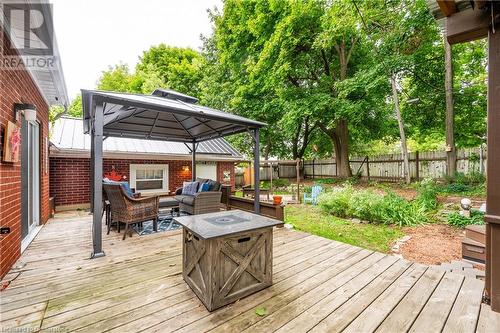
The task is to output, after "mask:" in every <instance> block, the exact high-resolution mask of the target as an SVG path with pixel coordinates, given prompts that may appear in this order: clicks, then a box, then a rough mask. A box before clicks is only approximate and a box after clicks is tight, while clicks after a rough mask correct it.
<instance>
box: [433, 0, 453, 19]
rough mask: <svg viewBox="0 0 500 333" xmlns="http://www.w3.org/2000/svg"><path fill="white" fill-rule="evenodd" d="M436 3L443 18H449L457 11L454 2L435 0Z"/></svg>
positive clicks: (450, 0)
mask: <svg viewBox="0 0 500 333" xmlns="http://www.w3.org/2000/svg"><path fill="white" fill-rule="evenodd" d="M437 3H438V5H439V8H440V9H441V11H442V12H443V14H444V16H446V17H448V16H451V15H452V14H455V13H456V12H457V11H458V10H457V5H456V4H455V0H437Z"/></svg>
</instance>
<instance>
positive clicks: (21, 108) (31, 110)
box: [14, 103, 36, 121]
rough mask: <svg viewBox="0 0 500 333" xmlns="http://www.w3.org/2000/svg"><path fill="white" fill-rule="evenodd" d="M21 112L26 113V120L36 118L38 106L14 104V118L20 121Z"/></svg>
mask: <svg viewBox="0 0 500 333" xmlns="http://www.w3.org/2000/svg"><path fill="white" fill-rule="evenodd" d="M19 114H23V115H24V119H26V121H35V120H36V107H35V106H34V105H33V104H20V103H15V104H14V118H15V119H16V121H19Z"/></svg>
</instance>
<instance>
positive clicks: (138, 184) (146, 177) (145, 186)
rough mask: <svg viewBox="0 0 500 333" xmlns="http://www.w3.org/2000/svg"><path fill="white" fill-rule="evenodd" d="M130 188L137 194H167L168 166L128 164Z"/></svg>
mask: <svg viewBox="0 0 500 333" xmlns="http://www.w3.org/2000/svg"><path fill="white" fill-rule="evenodd" d="M130 186H131V187H132V188H135V190H136V191H137V192H141V193H154V192H168V164H130Z"/></svg>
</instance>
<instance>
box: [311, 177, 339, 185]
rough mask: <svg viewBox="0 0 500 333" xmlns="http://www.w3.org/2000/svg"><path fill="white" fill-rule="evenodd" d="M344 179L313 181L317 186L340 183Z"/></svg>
mask: <svg viewBox="0 0 500 333" xmlns="http://www.w3.org/2000/svg"><path fill="white" fill-rule="evenodd" d="M343 181H344V179H342V178H319V179H315V180H314V182H315V183H317V184H338V183H342V182H343Z"/></svg>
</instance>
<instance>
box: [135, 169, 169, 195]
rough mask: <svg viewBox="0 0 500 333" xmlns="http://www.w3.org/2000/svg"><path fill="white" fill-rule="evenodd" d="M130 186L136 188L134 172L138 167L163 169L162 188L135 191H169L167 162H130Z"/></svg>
mask: <svg viewBox="0 0 500 333" xmlns="http://www.w3.org/2000/svg"><path fill="white" fill-rule="evenodd" d="M129 168H130V175H129V176H130V187H132V188H137V185H136V172H137V170H138V169H140V170H156V169H159V168H161V169H163V188H162V189H160V190H142V191H137V190H136V191H137V193H144V194H147V193H162V192H168V191H169V184H168V164H130V165H129Z"/></svg>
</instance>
